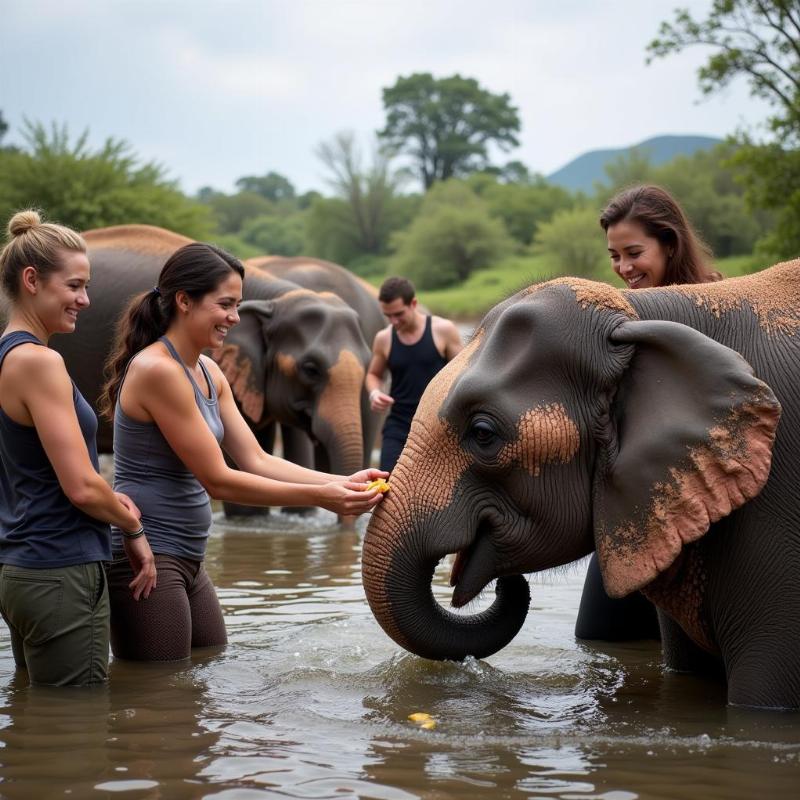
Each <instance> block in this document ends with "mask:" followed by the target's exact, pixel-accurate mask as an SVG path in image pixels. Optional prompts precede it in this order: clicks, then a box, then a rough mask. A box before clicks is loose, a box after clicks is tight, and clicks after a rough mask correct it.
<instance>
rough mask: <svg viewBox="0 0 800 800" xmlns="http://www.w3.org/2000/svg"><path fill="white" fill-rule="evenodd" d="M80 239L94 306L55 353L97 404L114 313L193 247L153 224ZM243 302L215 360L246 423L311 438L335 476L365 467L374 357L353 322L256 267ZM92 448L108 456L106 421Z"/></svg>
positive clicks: (249, 271)
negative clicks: (368, 375) (368, 373)
mask: <svg viewBox="0 0 800 800" xmlns="http://www.w3.org/2000/svg"><path fill="white" fill-rule="evenodd" d="M84 238H85V239H86V242H87V244H88V246H89V259H90V262H91V265H92V281H91V287H90V297H91V300H92V303H91V306H90V307H89V309H87V310H86V311H84V312H83V313H82V314H81V318H80V320H79V321H78V326H77V330H76V332H75V333H73V334H70V335H69V336H63V337H56V338H55V339H54V340H53V346H54V347H55V349H57V350H58V351H59V352H61V353H62V354H63V356H64V358H65V360H66V363H67V367H68V369H69V372H70V374H71V375H72V376H73V378H74V379H75V382H76V384H77V385H78V387H79V388H80V390H81V391H82V392H83V394H84V395H85V397H86V398H87V399H89V400H90V402H94V401H95V400H96V399H97V398H98V396H99V394H100V390H101V384H102V367H103V364H104V362H105V359H106V356H107V355H108V352H109V349H110V346H111V340H112V334H113V329H114V325H115V323H116V320H117V318H118V317H119V314H120V312H121V311H122V309H123V308H124V307H125V305H126V303H127V302H128V300H129V299H130V298H131V297H132V296H133V295H135V294H137V293H139V292H142V291H144V290H146V289H149V288H150V287H152V286H153V285H155V283H156V280H157V278H158V274H159V272H160V270H161V267H162V266H163V265H164V262H165V261H166V259H167V258H168V257H169V256H170V255H171V254H172V253H173V252H174V251H175V250H176V249H178V248H179V247H182V246H183V245H185V244H187V243H189V241H190V240H189V239H187V238H185V237H183V236H180V235H178V234H175V233H172V232H170V231H167V230H164V229H162V228H155V227H152V226H149V225H124V226H116V227H111V228H102V229H98V230H93V231H88V232H87V233H85V234H84ZM243 296H244V299H245V302H244V303H242V305H241V308H240V317H241V322H240V323H239V325H237V326H235V327H234V328H232V329H231V331H230V332H229V334H228V336H227V337H226V340H225V344H224V346H223V347H222V348H220V349H219V350H218V351H215V352H213V353H212V356H213V357H214V359H215V360H216V361H217V362H218V363H219V364H220V366H221V367H222V369H223V371H224V373H225V375H226V377H227V378H228V380H229V381H230V384H231V387H232V389H233V393H234V396H235V397H236V400H237V402H238V404H239V406H240V407H241V409H242V412H243V414H244V416H245V418H246V419H247V420H248V422H249V423H250V425H251V426H252V428H253V429H254V430H255V431H256V433H257V435H259V436H263V435H264V434H265V432H266V431H268V430H269V428H270V426H271V425H272V423H275V422H278V423H281V424H282V425H284V426H287V427H289V428H293V429H297V430H300V431H302V432H304V433H305V434H308V435H309V436H311V437H312V438H313V439H314V440H316V441H318V442H319V443H320V445H321V447H322V448H324V450H325V452H326V453H327V454H328V462H329V465H330V469H331V470H332V471H334V472H337V473H340V474H351V473H353V472H355V471H357V470H359V469H361V468H362V467H363V466H364V463H365V461H364V458H365V448H366V445H365V442H364V436H363V428H362V419H363V418H364V416H365V415H368V414H369V406H368V403H367V400H366V396H365V393H364V391H363V381H364V374H365V370H366V366H367V364H368V361H369V356H370V351H369V348H368V346H367V343H366V342H365V341H364V337H363V335H362V333H361V329H360V327H359V321H358V316H357V314H356V313H355V312H354V311H353V309H351V308H350V307H349V306H348V305H347V304H346V303H344V302H343V301H342V300H340V299H339V298H338V297H334V296H332V295H328V294H326V295H323V294H320V293H317V292H312V291H309V290H307V289H304V288H302V287H300V286H298V285H297V284H295V283H292V282H290V281H284V280H281V279H278V278H275V277H271V276H268V275H264V274H263V273H261V272H260V271H259V270H257V269H254V268H252V267H251V268H246V275H245V281H244V289H243ZM98 444H99V446H100V448H101V450H102V451H109V450H110V449H111V429H110V426H109V425H107V424H105V423H103V424H101V427H100V430H99V431H98ZM307 466H311V465H310V464H307Z"/></svg>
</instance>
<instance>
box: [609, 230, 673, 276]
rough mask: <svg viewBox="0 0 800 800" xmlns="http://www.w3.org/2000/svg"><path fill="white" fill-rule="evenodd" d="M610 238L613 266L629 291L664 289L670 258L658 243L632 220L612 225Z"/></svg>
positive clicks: (610, 253)
mask: <svg viewBox="0 0 800 800" xmlns="http://www.w3.org/2000/svg"><path fill="white" fill-rule="evenodd" d="M606 236H607V241H608V253H609V255H610V256H611V265H612V266H613V268H614V272H616V273H617V275H619V277H620V278H622V280H623V281H625V283H626V284H627V285H628V288H630V289H646V288H648V287H652V286H663V284H664V278H665V276H666V272H667V261H668V258H667V255H668V254H667V252H666V250H665V249H664V246H663V245H662V244H661V242H659V241H658V239H655V238H653V237H652V236H648V235H647V234H646V233H645V230H644V228H643V227H642V226H641V225H640V224H639V223H638V222H633V221H631V220H622V222H617V223H616V224H615V225H610V226H609V228H608V230H607V231H606Z"/></svg>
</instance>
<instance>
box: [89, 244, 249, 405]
mask: <svg viewBox="0 0 800 800" xmlns="http://www.w3.org/2000/svg"><path fill="white" fill-rule="evenodd" d="M231 272H235V273H237V274H238V275H239V277H240V278H242V279H244V267H243V266H242V262H241V261H239V259H238V258H236V257H235V256H232V255H231V254H230V253H227V252H226V251H225V250H222V249H221V248H219V247H216V246H215V245H213V244H206V243H204V242H192V244H187V245H185V246H184V247H181V248H180V249H179V250H176V251H175V252H174V253H173V254H172V255H171V256H170V257H169V258H168V259H167V262H166V264H164V267H163V269H162V270H161V274H160V275H159V276H158V283H157V284H156V286H154V287H153V288H152V289H151V290H150V291H149V292H145V293H144V294H140V295H137V296H136V297H134V298H133V300H131V302H130V303H129V304H128V307H127V308H126V309H125V311H124V312H123V314H122V316H121V317H120V320H119V322H118V323H117V327H116V331H115V336H114V346H113V348H112V350H111V354H110V355H109V357H108V359H107V360H106V365H105V370H104V374H105V378H106V382H105V385H104V386H103V393H102V394H101V395H100V404H99V406H100V413H101V414H102V415H103V416H104V417H106V418H107V419H109V420H111V419H113V418H114V406H115V405H116V402H117V396H118V395H119V390H120V385H121V384H122V378H123V376H124V375H125V369H126V368H127V366H128V362H129V361H130V360H131V359H132V358H133V357H134V356H135V355H136V353H138V352H139V351H140V350H143V349H144V348H145V347H147V346H148V345H150V344H152V343H153V342H155V341H157V340H158V338H159V337H161V336H163V335H164V334H165V333H166V332H167V329H168V328H169V326H170V323H171V322H172V319H173V317H174V316H175V310H176V303H175V295H176V294H177V293H178V292H184V293H185V294H186V295H187V296H188V297H189V298H191V299H192V300H199V299H200V298H202V297H204V296H205V295H206V294H208V293H209V292H211V291H213V290H214V289H216V288H217V286H219V284H220V283H221V282H222V281H223V280H225V279H226V278H227V277H228V275H230V273H231Z"/></svg>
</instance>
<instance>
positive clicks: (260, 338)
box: [212, 300, 275, 424]
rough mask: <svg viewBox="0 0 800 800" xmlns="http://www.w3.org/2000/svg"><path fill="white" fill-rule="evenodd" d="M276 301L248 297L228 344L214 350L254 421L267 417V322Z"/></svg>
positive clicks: (234, 389)
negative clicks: (265, 402) (265, 413)
mask: <svg viewBox="0 0 800 800" xmlns="http://www.w3.org/2000/svg"><path fill="white" fill-rule="evenodd" d="M274 307H275V304H274V303H273V302H272V301H271V300H248V301H246V302H244V303H242V304H241V305H240V306H239V318H240V321H239V324H238V325H236V327H234V328H232V329H231V330H230V332H229V333H228V336H227V337H226V341H225V344H223V345H222V347H220V348H217V349H216V350H215V351H214V352H213V353H212V355H213V357H214V360H215V361H216V362H217V363H218V364H219V366H220V369H222V372H223V373H224V375H225V377H226V378H227V380H228V383H229V384H230V385H231V390H232V391H233V396H234V397H235V398H236V400H237V402H238V403H239V405H240V406H241V408H242V412H243V413H244V415H245V416H246V417H248V418H249V419H250V420H251V421H252V422H253V423H255V424H260V423H261V422H262V421H263V420H262V418H263V416H264V391H265V386H266V378H267V364H268V361H267V345H268V337H267V331H266V323H267V322H268V321H269V319H270V318H271V317H272V315H273V312H274Z"/></svg>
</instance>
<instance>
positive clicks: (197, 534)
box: [112, 336, 224, 561]
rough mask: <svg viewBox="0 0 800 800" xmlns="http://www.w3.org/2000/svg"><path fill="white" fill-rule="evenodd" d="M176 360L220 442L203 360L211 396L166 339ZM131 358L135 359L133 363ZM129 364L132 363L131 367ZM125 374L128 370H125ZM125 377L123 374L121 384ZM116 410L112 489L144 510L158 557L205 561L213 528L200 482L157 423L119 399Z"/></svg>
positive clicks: (117, 545) (118, 540)
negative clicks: (141, 418)
mask: <svg viewBox="0 0 800 800" xmlns="http://www.w3.org/2000/svg"><path fill="white" fill-rule="evenodd" d="M159 341H160V342H163V343H164V345H165V346H166V348H167V350H169V352H170V354H171V355H172V357H173V358H174V359H175V360H176V361H177V362H178V363H179V364H180V365H181V366H182V367H183V369H184V371H185V372H186V375H187V377H188V378H189V380H190V381H191V382H192V387H193V389H194V396H195V401H196V402H197V407H198V408H199V409H200V413H201V414H202V415H203V419H205V421H206V424H207V425H208V427H209V429H210V430H211V433H213V434H214V438H215V439H216V440H217V442H221V441H222V437H223V435H224V429H223V426H222V420H221V419H220V415H219V403H218V402H217V390H216V388H215V387H214V382H213V381H212V380H211V376H210V375H209V374H208V371H207V369H206V367H205V365H204V364H203V361H202V359H201V361H200V368H201V369H202V370H203V375H204V376H205V379H206V383H207V384H208V389H209V394H210V395H211V396H210V397H206V396H205V395H204V394H203V392H201V391H200V388H199V387H198V385H197V384H196V383H195V380H194V378H193V377H192V373H191V372H190V371H189V370H188V369H187V367H186V365H185V364H184V363H183V361H181V357H180V356H179V355H178V352H177V351H176V350H175V348H174V347H173V346H172V342H170V341H169V339H167V338H166V336H162V337H161V338H160V339H159ZM131 360H133V359H131ZM128 366H130V362H129V363H128ZM125 372H126V374H127V367H126V370H125ZM124 380H125V378H124V376H123V382H124ZM119 388H120V391H119V394H118V395H117V404H116V408H115V409H114V489H115V490H116V491H118V492H124V493H125V494H127V495H128V496H129V497H130V498H131V500H133V502H134V503H136V505H137V506H138V507H139V509H140V511H141V512H142V524H143V525H144V529H145V532H146V534H147V540H148V542H150V547H151V548H152V550H153V552H154V553H165V554H167V555H172V556H179V557H180V558H188V559H192V560H194V561H201V560H202V559H203V556H204V555H205V550H206V539H207V538H208V531H209V528H210V527H211V501H210V500H209V497H208V494H207V493H206V490H205V489H204V488H203V486H202V485H201V484H200V481H198V480H197V478H196V477H195V476H194V474H193V473H191V472H190V471H189V470H188V469H187V468H186V466H185V465H184V463H183V462H182V461H181V460H180V459H179V458H178V456H177V455H175V451H174V450H173V449H172V448H171V447H170V446H169V443H168V442H167V440H166V439H165V438H164V436H163V435H162V433H161V431H160V430H159V428H158V425H156V424H155V422H137V421H136V420H135V419H131V418H130V417H129V416H127V414H125V412H124V411H123V410H122V407H121V405H120V402H119V397H120V395H121V394H122V383H120V387H119ZM112 535H113V546H114V550H115V551H119V550H122V535H121V533H120V532H119V530H117V529H116V528H112Z"/></svg>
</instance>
